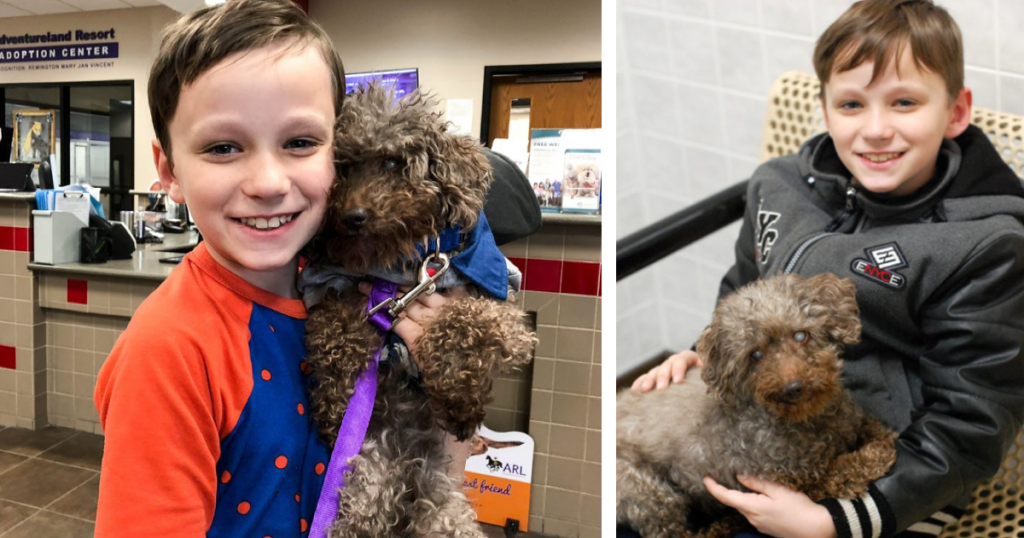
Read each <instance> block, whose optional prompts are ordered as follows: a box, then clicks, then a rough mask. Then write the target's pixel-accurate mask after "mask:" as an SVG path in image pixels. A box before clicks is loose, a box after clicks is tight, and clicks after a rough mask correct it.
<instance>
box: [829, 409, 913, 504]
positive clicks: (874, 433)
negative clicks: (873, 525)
mask: <svg viewBox="0 0 1024 538" xmlns="http://www.w3.org/2000/svg"><path fill="white" fill-rule="evenodd" d="M863 420H864V424H863V433H862V438H863V443H862V444H861V446H860V447H859V448H857V450H855V451H853V452H849V453H847V454H843V455H842V456H839V457H838V458H836V461H835V462H834V463H833V464H832V467H831V468H830V469H829V473H828V476H826V477H825V480H824V483H823V484H822V489H823V493H824V497H823V498H835V499H852V498H856V497H860V496H861V495H864V493H866V492H867V490H868V484H870V483H871V482H874V481H875V480H878V479H879V478H881V477H883V476H885V473H887V472H889V469H890V468H891V467H892V465H893V463H896V446H895V444H894V442H895V440H896V437H897V434H896V433H895V432H893V431H892V430H889V429H888V428H886V427H885V426H884V425H883V424H882V423H881V422H879V421H878V420H877V419H875V418H872V417H867V416H865V417H864V419H863ZM811 498H812V499H813V500H819V499H815V498H814V497H813V496H812V497H811Z"/></svg>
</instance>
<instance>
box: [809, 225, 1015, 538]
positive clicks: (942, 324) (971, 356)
mask: <svg viewBox="0 0 1024 538" xmlns="http://www.w3.org/2000/svg"><path fill="white" fill-rule="evenodd" d="M1021 252H1024V237H1022V236H1021V235H1020V234H1019V233H1007V234H1004V235H1002V236H1000V237H997V238H994V239H991V240H989V241H987V242H986V244H983V245H980V246H979V247H978V248H977V249H976V250H975V252H974V253H972V255H971V256H970V257H969V258H968V259H967V261H966V262H965V263H964V264H963V265H962V266H961V268H960V269H959V270H958V272H957V273H956V274H954V275H953V276H952V277H950V278H949V279H948V280H947V284H946V285H945V287H944V288H943V289H942V290H940V291H939V292H938V293H937V294H936V297H937V298H936V299H934V300H933V301H931V302H930V304H929V306H927V307H926V308H925V309H924V310H923V312H922V320H921V326H922V328H923V329H924V330H925V332H926V333H927V334H928V336H929V339H930V341H931V342H932V347H931V349H930V350H929V351H928V352H927V353H926V354H925V355H924V356H923V357H921V359H920V361H919V362H918V363H917V364H916V365H914V366H909V367H916V368H917V370H918V374H919V376H920V379H921V381H922V382H923V387H922V389H921V391H922V396H923V399H924V402H925V403H924V406H923V407H921V408H918V409H914V410H913V415H912V420H913V422H912V423H911V425H910V426H909V427H908V428H907V429H906V430H904V431H903V432H902V433H901V434H900V437H899V439H897V441H896V450H897V457H896V464H895V465H894V466H893V468H892V470H891V471H890V472H889V474H887V475H886V476H885V477H883V478H881V479H879V480H878V481H876V482H875V483H874V484H873V487H872V488H871V491H870V495H869V498H865V499H863V500H862V501H859V502H864V503H865V506H866V507H868V508H870V505H871V504H874V505H875V508H876V509H877V510H876V511H872V515H873V517H872V518H871V519H872V520H874V522H873V523H872V524H874V525H877V524H879V523H881V524H884V526H883V530H884V532H883V533H882V534H881V536H882V537H883V538H885V537H887V536H891V535H892V533H894V532H898V531H902V530H904V529H907V528H911V529H914V528H915V526H917V525H922V527H920V528H921V529H922V530H927V529H926V528H925V527H927V526H928V525H930V523H929V524H921V523H919V522H922V521H923V520H925V519H926V518H929V517H930V516H932V515H933V514H935V513H936V512H938V511H940V510H941V509H942V508H944V507H946V506H947V505H949V504H950V503H951V502H954V501H955V500H957V499H958V498H960V497H962V496H964V495H965V494H968V493H970V492H971V491H972V490H973V488H974V487H975V486H976V485H977V484H978V483H980V482H981V481H983V480H985V479H987V478H990V477H991V476H992V475H994V474H995V473H996V472H997V471H998V470H999V466H1000V464H1001V462H1002V460H1003V457H1004V456H1005V454H1006V452H1007V450H1008V449H1009V447H1010V445H1011V444H1012V443H1013V440H1014V438H1015V437H1016V436H1017V433H1018V432H1019V431H1020V429H1021V424H1022V421H1024V317H1022V316H1021V312H1024V257H1022V256H1021ZM924 492H927V494H922V493H924ZM843 502H849V501H843ZM830 504H831V506H829V505H830ZM826 506H829V507H830V511H831V512H832V514H833V516H834V518H836V516H841V515H842V512H843V507H841V506H840V502H839V501H828V502H827V503H826ZM853 506H854V505H853V504H852V503H850V507H853ZM840 519H845V518H836V526H837V528H839V529H840V534H839V535H840V537H843V536H849V534H848V533H847V534H844V533H843V532H842V530H841V528H842V527H843V524H842V523H841V521H840ZM936 521H938V520H936ZM851 523H855V524H861V523H862V522H856V521H855V522H851ZM939 523H940V524H941V521H939ZM861 526H862V527H863V525H861ZM931 526H932V527H934V525H931ZM846 528H847V529H848V528H849V527H846ZM847 532H849V531H847Z"/></svg>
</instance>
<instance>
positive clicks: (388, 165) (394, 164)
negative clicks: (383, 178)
mask: <svg viewBox="0 0 1024 538" xmlns="http://www.w3.org/2000/svg"><path fill="white" fill-rule="evenodd" d="M399 164H400V163H399V162H398V159H392V158H388V159H384V161H383V162H381V163H380V167H381V168H383V169H384V170H387V171H388V172H390V171H392V170H397V169H398V166H399Z"/></svg>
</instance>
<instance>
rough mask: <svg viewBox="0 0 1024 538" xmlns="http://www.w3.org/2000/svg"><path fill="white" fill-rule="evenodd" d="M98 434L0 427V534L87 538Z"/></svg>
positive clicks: (10, 537)
mask: <svg viewBox="0 0 1024 538" xmlns="http://www.w3.org/2000/svg"><path fill="white" fill-rule="evenodd" d="M102 456H103V437H101V436H99V435H92V434H88V433H81V432H77V431H75V430H69V429H66V428H55V427H50V428H45V429H42V430H39V431H31V430H23V429H20V428H5V429H0V537H3V538H22V537H33V538H35V537H50V536H54V537H56V536H60V537H62V538H79V537H91V536H92V529H93V520H94V519H95V514H96V498H97V495H98V493H99V483H100V482H99V474H100V473H99V470H100V459H101V458H102Z"/></svg>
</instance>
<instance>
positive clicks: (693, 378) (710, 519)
mask: <svg viewBox="0 0 1024 538" xmlns="http://www.w3.org/2000/svg"><path fill="white" fill-rule="evenodd" d="M854 291H855V290H854V286H853V283H852V282H850V281H849V279H845V280H840V279H839V278H838V277H837V276H835V275H831V274H823V275H818V276H815V277H812V278H810V279H803V278H801V277H799V276H796V275H786V276H781V277H775V278H770V279H766V280H759V281H756V282H754V283H752V284H750V285H748V286H746V287H744V288H742V289H740V290H738V291H737V292H736V293H734V294H732V295H729V296H728V297H726V298H724V299H723V300H722V301H721V303H720V304H719V306H718V308H717V309H716V310H715V314H714V316H713V318H712V321H711V325H709V326H708V327H707V328H706V329H705V330H704V332H703V334H701V338H700V341H699V342H698V344H697V353H698V354H699V355H700V356H701V357H702V358H703V360H704V364H705V366H704V369H703V371H700V373H699V375H700V378H702V379H703V383H702V382H701V380H700V379H698V378H697V372H698V370H696V369H694V370H691V372H689V373H688V374H687V378H686V381H685V382H684V383H682V384H680V385H673V386H671V387H670V388H668V389H666V390H664V391H655V392H652V393H650V394H644V395H640V394H634V393H629V392H623V393H622V394H621V395H620V396H619V397H618V401H617V413H616V415H617V420H618V423H617V427H618V428H617V434H616V449H617V450H616V473H617V477H616V486H617V487H616V517H617V519H618V521H619V523H623V524H627V525H630V526H632V527H633V528H634V529H636V530H637V531H638V532H640V534H641V535H643V536H644V537H645V538H661V537H670V536H671V537H697V536H699V537H722V536H732V535H733V534H734V533H736V532H737V531H739V530H741V529H743V528H744V527H749V524H748V523H747V522H746V520H745V519H744V518H743V516H742V515H740V514H739V512H737V511H735V510H733V509H731V508H728V507H726V506H725V505H723V504H721V503H719V502H718V501H717V500H715V499H714V498H713V497H711V495H710V494H709V493H708V492H707V490H706V489H705V488H704V485H703V483H702V481H701V480H702V478H703V477H704V476H710V477H712V478H714V479H715V480H716V481H718V482H719V483H720V484H722V485H724V486H726V487H729V488H732V489H744V488H743V487H742V486H741V485H740V484H739V482H738V481H737V480H736V476H737V475H741V474H745V475H748V476H755V477H761V478H764V479H767V480H771V481H774V482H778V483H781V484H784V485H786V486H789V487H791V488H793V489H797V490H799V491H802V492H804V493H806V494H807V495H808V496H809V497H810V498H811V499H812V500H815V501H817V500H821V499H824V498H852V497H858V496H860V495H863V494H864V493H865V492H866V491H867V488H868V484H869V483H870V482H872V481H874V480H876V479H878V478H880V477H882V476H883V475H884V474H885V473H886V472H887V471H888V470H889V468H890V467H891V466H892V464H893V463H894V462H895V461H896V449H895V446H894V444H893V442H894V440H895V438H896V434H895V433H893V432H891V431H889V430H888V429H886V428H885V427H884V426H883V425H882V423H881V422H879V421H878V420H877V419H874V418H872V417H870V416H868V415H866V414H865V413H864V412H863V411H862V410H861V409H860V407H859V406H858V405H857V404H856V402H854V400H853V398H852V397H851V396H850V393H849V392H848V391H847V390H845V389H844V388H843V386H842V383H841V381H840V375H841V373H842V361H841V360H840V358H839V354H840V351H841V348H842V346H843V344H853V343H856V342H857V341H858V340H859V339H860V321H859V319H858V315H859V310H858V308H857V303H856V300H855V297H854ZM666 417H675V420H666ZM744 490H745V489H744ZM745 491H748V490H745Z"/></svg>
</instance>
